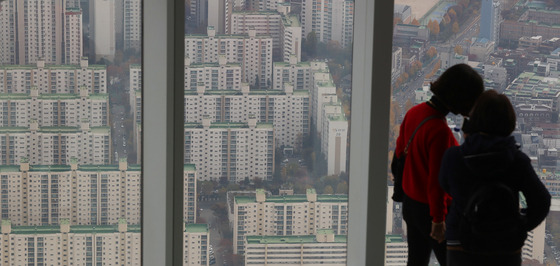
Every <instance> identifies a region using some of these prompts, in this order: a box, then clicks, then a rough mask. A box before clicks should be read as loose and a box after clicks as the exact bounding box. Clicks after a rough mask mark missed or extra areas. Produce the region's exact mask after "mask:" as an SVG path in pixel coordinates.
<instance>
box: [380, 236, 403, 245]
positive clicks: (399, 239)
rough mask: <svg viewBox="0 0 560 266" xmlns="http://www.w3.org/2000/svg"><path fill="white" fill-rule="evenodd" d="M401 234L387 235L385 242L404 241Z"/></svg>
mask: <svg viewBox="0 0 560 266" xmlns="http://www.w3.org/2000/svg"><path fill="white" fill-rule="evenodd" d="M404 242H405V241H404V240H403V238H402V236H401V235H385V243H386V244H389V243H404Z"/></svg>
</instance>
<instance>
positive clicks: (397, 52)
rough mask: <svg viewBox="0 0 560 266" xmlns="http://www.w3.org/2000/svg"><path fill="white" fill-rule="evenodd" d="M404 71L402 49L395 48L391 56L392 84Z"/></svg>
mask: <svg viewBox="0 0 560 266" xmlns="http://www.w3.org/2000/svg"><path fill="white" fill-rule="evenodd" d="M402 70H403V59H402V48H401V47H397V46H394V47H393V53H392V54H391V83H393V82H395V81H396V80H397V78H398V77H399V76H400V75H401V73H402Z"/></svg>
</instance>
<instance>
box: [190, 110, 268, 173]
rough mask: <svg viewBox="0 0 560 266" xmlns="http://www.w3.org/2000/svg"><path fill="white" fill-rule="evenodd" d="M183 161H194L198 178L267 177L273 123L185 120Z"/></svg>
mask: <svg viewBox="0 0 560 266" xmlns="http://www.w3.org/2000/svg"><path fill="white" fill-rule="evenodd" d="M184 139H185V163H186V164H194V165H196V169H197V175H198V180H220V179H221V178H227V180H228V181H230V182H240V181H243V180H245V178H249V179H250V180H253V179H255V178H257V177H258V178H261V179H264V180H270V179H271V178H272V173H273V172H274V129H273V127H272V123H257V119H256V118H252V117H250V118H249V119H248V122H247V123H233V122H224V123H211V122H210V119H208V118H205V119H203V121H202V123H185V138H184Z"/></svg>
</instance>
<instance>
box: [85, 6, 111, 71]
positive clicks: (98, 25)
mask: <svg viewBox="0 0 560 266" xmlns="http://www.w3.org/2000/svg"><path fill="white" fill-rule="evenodd" d="M115 9H116V2H115V0H95V1H89V26H90V35H91V36H90V40H91V42H92V45H90V47H91V48H94V51H95V61H98V60H100V59H102V58H104V59H107V60H110V61H112V60H113V59H114V58H115V52H116V46H117V41H116V26H117V25H116V21H115V19H116V17H115V11H116V10H115ZM90 56H93V54H91V53H90Z"/></svg>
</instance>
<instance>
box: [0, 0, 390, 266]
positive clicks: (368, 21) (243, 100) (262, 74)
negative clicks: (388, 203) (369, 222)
mask: <svg viewBox="0 0 560 266" xmlns="http://www.w3.org/2000/svg"><path fill="white" fill-rule="evenodd" d="M277 2H280V3H277ZM186 3H187V5H185V4H186ZM378 5H379V6H378V8H379V9H377V10H374V9H373V3H371V2H369V3H368V2H367V1H363V0H360V1H346V0H338V1H306V0H304V1H215V0H208V1H195V0H191V1H172V0H168V1H153V0H144V1H141V0H95V1H93V0H90V1H83V0H80V1H78V0H55V1H46V0H33V1H31V0H30V1H16V0H4V1H1V2H0V42H1V45H0V104H1V109H0V111H1V112H2V115H0V120H1V121H0V123H1V124H0V138H1V139H0V185H1V186H0V198H1V208H0V210H1V211H0V212H1V215H2V236H1V237H2V239H3V241H1V242H2V243H3V244H2V246H0V253H2V254H3V255H2V258H1V260H2V262H1V263H0V264H2V265H4V264H5V265H21V264H27V265H44V264H49V265H50V264H59V263H60V264H72V263H74V264H85V265H93V264H96V265H99V264H107V265H117V264H119V265H124V264H127V265H139V264H140V263H143V264H145V265H158V264H162V265H163V264H165V265H171V264H173V265H180V264H186V265H194V264H196V265H208V264H214V263H215V264H218V265H242V264H243V263H247V264H249V263H259V261H260V260H262V259H261V257H262V256H265V257H266V256H268V255H271V256H273V255H278V254H284V255H286V258H284V259H283V262H289V261H294V264H296V260H294V257H293V256H292V255H293V254H295V253H298V252H299V253H300V254H301V252H303V253H305V254H307V253H309V254H311V255H309V258H306V259H308V260H314V261H317V260H318V258H317V257H320V258H319V261H321V260H323V261H324V260H331V261H336V262H337V263H340V264H348V265H356V264H364V263H365V259H366V252H365V248H366V239H365V238H364V236H365V234H363V232H364V231H366V219H365V214H366V213H367V210H366V207H368V208H373V207H372V206H375V204H369V205H366V204H362V200H363V199H364V198H363V197H365V196H367V195H368V194H367V193H368V191H367V185H368V182H367V180H366V179H365V178H363V177H364V176H367V175H368V173H371V171H369V169H367V160H368V158H369V155H368V150H369V148H368V145H369V143H370V141H369V138H370V133H369V132H370V131H369V124H370V122H369V121H368V120H369V116H370V107H369V103H370V100H371V95H370V94H369V93H370V92H371V90H369V89H367V88H370V87H371V78H370V72H372V71H371V70H372V57H375V55H373V54H372V50H373V49H372V47H373V37H372V35H371V34H368V33H371V30H372V29H373V19H372V18H371V17H369V16H368V14H373V12H374V11H375V13H376V14H377V13H379V14H380V15H379V16H376V20H380V21H383V16H381V14H383V13H384V12H381V10H383V8H384V9H385V11H387V10H390V8H388V7H389V6H391V5H390V4H389V5H387V4H378ZM385 13H387V12H385ZM385 20H387V21H389V20H390V19H388V16H385ZM177 21H181V22H182V21H184V22H185V23H176V22H177ZM354 21H356V23H355V22H354ZM385 24H386V25H389V24H388V23H386V22H385ZM385 29H386V30H390V29H389V27H385ZM354 32H357V33H358V34H354ZM375 34H378V33H377V32H376V33H375ZM354 35H355V37H354ZM379 36H381V34H379ZM387 40H388V39H387ZM386 43H388V41H386ZM386 48H387V47H386ZM386 48H385V49H386ZM378 50H379V51H382V50H383V48H378ZM353 52H354V54H353ZM356 53H358V54H357V55H356ZM383 54H387V53H383ZM364 55H365V57H364ZM368 56H369V58H368ZM353 58H354V60H353ZM385 60H386V61H387V59H385ZM387 62H388V61H387ZM356 69H357V70H358V71H356ZM374 75H375V76H376V77H380V78H379V79H377V80H376V82H377V83H378V84H383V83H384V82H382V79H383V74H382V71H381V72H379V73H378V72H374ZM385 77H387V75H385ZM386 80H387V81H388V78H386ZM385 83H387V85H388V82H385ZM380 91H382V90H381V89H380ZM385 96H387V97H386V98H387V99H388V94H386V95H385ZM351 98H353V99H359V100H357V101H351ZM381 98H383V97H381ZM381 98H380V99H381ZM384 102H386V103H388V101H384ZM386 103H385V104H378V105H377V106H376V107H375V108H380V109H379V110H377V111H380V112H376V115H377V114H381V116H380V117H384V116H385V117H386V115H383V114H384V113H387V112H386V111H383V110H384V109H386V110H388V107H386V108H384V107H383V106H388V105H386ZM351 106H354V107H352V108H351ZM355 106H358V108H357V109H356V108H355ZM351 110H353V111H351ZM355 110H357V111H355ZM351 119H357V120H356V121H360V122H359V123H355V124H356V126H354V125H352V123H351ZM383 119H385V118H381V119H380V120H379V121H383ZM379 123H381V122H379ZM381 124H382V123H381ZM350 125H352V127H353V128H354V130H350ZM351 132H352V133H351ZM351 134H352V136H353V137H352V141H350V138H349V136H350V135H351ZM382 134H385V133H382ZM364 144H367V145H364ZM382 145H386V144H385V143H384V142H383V144H382ZM351 146H352V148H351ZM350 152H352V154H353V155H352V154H351V153H350ZM352 156H353V157H352ZM351 157H352V158H353V159H352V160H350V158H351ZM351 165H354V167H350V166H351ZM351 169H352V170H351ZM376 169H382V168H376ZM352 173H355V177H354V178H352V177H350V176H351V175H352ZM370 184H371V183H370ZM364 188H365V191H364ZM349 191H352V192H351V193H349ZM370 195H371V194H370ZM378 195H381V194H378ZM380 198H381V197H380ZM349 199H350V200H349ZM353 202H354V205H352V203H353ZM370 202H373V201H370ZM383 206H384V205H379V206H378V207H375V208H377V209H376V210H378V211H379V209H378V208H381V209H383V208H384V207H383ZM381 212H382V211H381ZM350 213H352V215H350ZM370 213H372V212H370ZM351 224H354V226H350V225H351ZM371 227H372V228H373V226H371ZM360 231H361V232H360ZM367 232H368V234H371V233H372V232H374V231H373V230H367ZM379 232H381V230H379ZM347 235H349V236H350V237H347ZM381 236H382V235H381V234H379V237H378V239H379V240H378V241H375V242H379V243H382V242H381ZM300 240H305V241H304V245H301V241H300ZM10 241H17V243H22V247H21V249H18V248H16V244H15V243H12V242H10ZM297 241H300V242H298V243H299V244H297V245H296V244H295V243H296V242H297ZM368 241H370V240H368ZM53 245H54V246H60V249H58V251H57V252H56V254H55V253H52V252H51V250H52V249H50V247H51V246H53ZM368 245H371V243H370V242H368ZM24 246H25V247H24ZM264 246H266V250H269V251H266V252H270V254H268V253H265V254H261V253H262V252H263V251H262V250H263V247H264ZM379 246H380V247H381V248H377V249H375V250H376V251H375V252H370V253H369V254H368V256H370V255H374V254H381V252H382V246H381V245H379ZM47 247H48V248H47ZM8 250H11V251H10V252H8ZM141 251H142V252H141ZM313 254H317V255H316V256H314V255H313ZM325 254H328V256H329V257H328V258H327V255H325ZM352 254H354V256H352ZM261 255H262V256H261ZM78 260H79V261H78ZM378 260H379V259H378Z"/></svg>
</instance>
